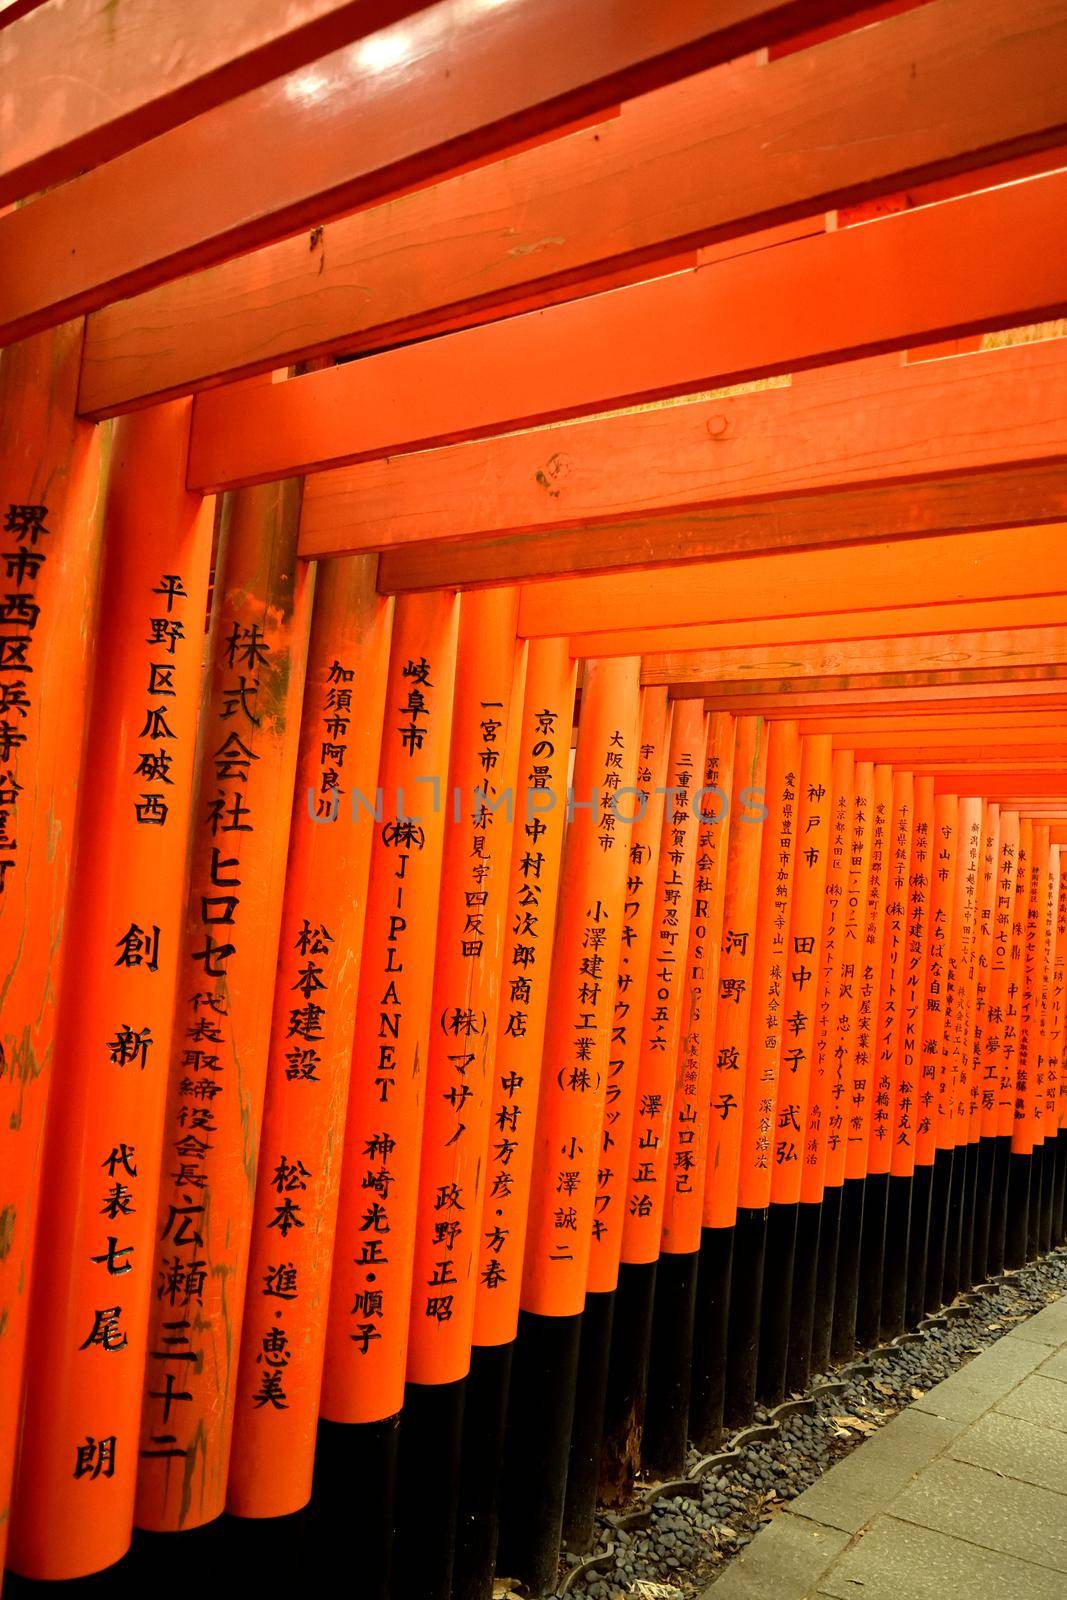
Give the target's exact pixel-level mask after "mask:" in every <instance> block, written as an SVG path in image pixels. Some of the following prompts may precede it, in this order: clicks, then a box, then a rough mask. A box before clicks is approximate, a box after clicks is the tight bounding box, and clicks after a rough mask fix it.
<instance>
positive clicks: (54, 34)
mask: <svg viewBox="0 0 1067 1600" xmlns="http://www.w3.org/2000/svg"><path fill="white" fill-rule="evenodd" d="M422 3H423V0H228V3H227V4H226V5H225V6H224V7H220V6H217V5H212V4H210V3H209V0H127V3H126V4H124V5H123V7H122V12H121V15H116V14H115V13H114V12H113V10H112V8H111V7H110V6H103V5H101V4H100V3H99V0H50V3H48V4H41V3H40V0H38V3H37V4H36V5H32V6H30V5H24V4H16V6H15V7H12V8H11V9H12V11H13V12H14V13H15V15H13V16H8V15H6V14H0V22H2V23H4V24H5V28H4V33H3V36H2V37H0V77H2V78H3V83H4V94H3V98H2V100H0V205H6V204H9V203H10V202H11V201H12V200H21V199H23V198H24V197H25V196H26V195H30V194H33V193H34V191H35V190H37V189H44V188H48V187H49V186H50V185H52V184H56V183H62V182H63V181H64V180H65V179H67V178H71V177H73V176H74V175H75V174H76V173H78V172H81V171H83V170H84V169H85V168H87V167H94V166H96V165H97V164H98V163H99V162H102V161H109V160H110V159H111V158H112V157H113V156H116V155H120V154H121V153H122V152H123V151H124V150H129V149H132V148H133V146H135V145H137V144H140V143H142V142H143V141H144V140H146V139H152V138H154V137H155V136H156V135H157V134H160V133H163V132H164V131H165V130H166V129H167V128H173V127H176V126H177V125H178V124H179V123H181V122H185V121H186V120H187V119H188V118H190V117H195V116H197V115H198V114H199V113H200V112H202V111H207V110H210V109H211V108H212V107H214V106H217V105H220V104H222V103H223V102H224V101H226V100H230V99H232V98H233V97H234V96H235V95H240V94H245V93H246V92H247V91H248V90H250V89H254V88H256V87H257V86H258V85H260V84H262V83H266V82H267V81H268V80H269V79H271V78H275V77H278V76H279V75H280V74H281V73H285V72H289V71H291V70H292V69H293V68H296V67H301V66H304V65H305V64H306V63H307V62H309V61H313V60H314V59H315V57H316V56H320V55H322V54H324V53H325V52H326V51H328V50H335V49H337V48H338V46H340V45H343V44H348V43H350V42H351V41H352V40H354V39H359V38H361V37H364V36H365V35H367V34H369V33H372V32H374V31H375V29H378V28H382V27H385V26H386V25H387V24H389V23H393V22H396V21H397V20H398V18H401V17H406V16H408V15H410V13H412V12H413V11H417V10H418V9H419V6H420V5H421V4H422ZM20 19H21V20H20ZM10 24H14V25H13V26H11V25H10Z"/></svg>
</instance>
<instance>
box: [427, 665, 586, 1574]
mask: <svg viewBox="0 0 1067 1600" xmlns="http://www.w3.org/2000/svg"><path fill="white" fill-rule="evenodd" d="M576 670H577V668H576V663H575V662H574V661H573V660H572V659H571V655H570V647H569V641H568V640H567V639H534V640H532V641H531V642H530V645H529V659H528V663H527V673H526V698H525V703H524V705H523V709H522V732H521V743H520V748H519V759H518V768H517V779H516V798H515V838H514V841H513V845H512V855H511V872H510V878H509V883H508V899H507V918H506V923H505V932H506V938H505V945H504V992H503V1000H502V1004H501V1008H500V1016H499V1019H498V1024H497V1042H496V1071H495V1076H494V1081H493V1102H492V1113H491V1118H490V1135H489V1154H488V1165H487V1171H486V1180H485V1193H484V1199H483V1203H482V1217H481V1233H480V1242H479V1261H478V1282H477V1289H476V1296H475V1304H474V1345H473V1349H472V1351H471V1372H470V1379H469V1384H468V1390H467V1398H466V1406H465V1410H464V1423H463V1425H464V1449H463V1459H462V1461H461V1463H460V1508H459V1534H458V1540H457V1550H456V1575H455V1592H456V1600H484V1596H485V1595H486V1594H487V1593H488V1592H489V1591H490V1590H491V1588H492V1582H493V1574H494V1572H495V1569H496V1547H497V1537H498V1496H499V1485H500V1473H501V1466H502V1461H503V1451H504V1428H505V1421H506V1416H507V1403H508V1390H509V1387H510V1379H511V1361H512V1350H513V1344H514V1339H515V1333H516V1330H517V1327H518V1318H519V1290H520V1287H521V1284H522V1262H523V1255H524V1252H525V1244H526V1223H527V1215H528V1210H529V1198H530V1169H531V1165H532V1162H533V1147H534V1120H535V1118H536V1115H537V1097H538V1089H539V1086H540V1078H541V1053H542V1045H543V1042H544V1035H545V1022H546V1018H547V1014H548V983H549V974H550V969H551V961H552V945H553V933H554V929H555V922H556V904H557V900H558V896H559V882H560V865H561V858H562V852H563V833H564V826H565V822H566V814H567V811H566V804H565V796H566V789H567V769H568V761H569V757H570V748H571V727H572V722H573V716H574V690H575V677H576Z"/></svg>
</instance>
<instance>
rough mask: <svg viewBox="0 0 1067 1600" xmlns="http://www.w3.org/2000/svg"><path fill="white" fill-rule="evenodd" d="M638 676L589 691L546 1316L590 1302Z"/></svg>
mask: <svg viewBox="0 0 1067 1600" xmlns="http://www.w3.org/2000/svg"><path fill="white" fill-rule="evenodd" d="M639 677H640V662H639V660H638V659H637V658H636V657H624V658H623V659H622V660H619V661H597V662H592V663H590V665H589V666H588V667H587V668H586V672H585V679H584V683H583V688H582V707H581V715H580V720H579V724H578V746H577V752H576V756H575V763H574V778H573V790H574V803H573V808H572V809H573V814H572V820H571V821H570V824H569V827H568V832H567V841H566V849H565V852H564V858H563V877H562V881H561V886H560V903H559V915H558V920H557V923H556V937H555V945H554V949H553V956H552V980H551V985H550V988H549V1003H548V1021H547V1024H546V1028H545V1049H544V1058H543V1063H542V1072H541V1092H540V1099H539V1102H538V1112H537V1133H536V1140H535V1145H534V1160H533V1171H532V1175H531V1181H530V1219H529V1224H528V1229H527V1243H526V1259H525V1263H524V1271H523V1284H522V1296H521V1304H522V1308H523V1310H525V1311H532V1312H536V1313H538V1314H539V1315H542V1316H573V1315H575V1314H576V1313H577V1312H579V1311H580V1310H581V1309H582V1306H583V1304H584V1302H585V1292H586V1282H587V1277H588V1269H589V1251H590V1244H591V1239H592V1225H593V1206H594V1200H595V1190H596V1172H597V1163H598V1157H599V1153H600V1151H599V1135H600V1126H601V1119H602V1116H603V1108H604V1101H605V1096H606V1091H607V1075H608V1059H609V1050H610V1042H611V1033H612V1026H613V1008H614V998H615V983H614V976H615V974H616V972H617V971H618V962H619V950H620V943H621V938H622V919H623V905H624V901H625V894H626V876H627V868H628V855H629V851H628V847H627V846H628V837H627V836H628V833H629V828H628V826H627V824H626V823H625V822H624V821H622V820H621V818H622V817H626V816H629V815H630V814H631V813H630V809H629V808H628V807H627V806H626V804H625V802H624V803H623V804H621V805H619V806H618V811H617V812H616V808H615V800H616V797H617V796H618V795H619V794H620V792H629V791H632V789H633V787H634V777H635V775H636V772H637V749H636V746H637V740H638V736H639V734H638V718H639V696H640V689H639V682H638V680H639ZM579 807H581V809H579ZM590 808H591V809H590Z"/></svg>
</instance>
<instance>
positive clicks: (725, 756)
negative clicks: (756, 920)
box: [660, 711, 735, 1255]
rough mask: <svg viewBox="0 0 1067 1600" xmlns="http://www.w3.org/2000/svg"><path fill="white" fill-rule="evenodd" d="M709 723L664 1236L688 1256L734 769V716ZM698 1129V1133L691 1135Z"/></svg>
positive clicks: (696, 1233)
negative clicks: (693, 1136) (692, 1136)
mask: <svg viewBox="0 0 1067 1600" xmlns="http://www.w3.org/2000/svg"><path fill="white" fill-rule="evenodd" d="M707 721H708V732H707V753H706V755H705V760H704V784H703V790H702V791H701V793H700V794H699V796H698V799H697V802H696V803H697V804H698V805H699V807H700V818H699V822H700V826H699V830H698V833H697V857H696V879H695V882H694V885H693V914H692V920H691V922H690V927H689V949H688V955H687V959H686V978H685V985H684V991H683V994H684V998H683V1000H682V1005H683V1008H684V1009H683V1015H682V1036H681V1041H680V1045H679V1051H678V1072H677V1077H676V1080H675V1085H674V1113H673V1117H672V1126H671V1148H670V1156H669V1162H668V1180H667V1194H666V1199H665V1201H664V1207H663V1234H662V1239H661V1241H660V1244H661V1249H663V1250H664V1251H666V1252H667V1253H668V1254H682V1255H684V1254H689V1253H691V1252H693V1251H695V1250H697V1249H699V1247H700V1232H701V1217H702V1212H703V1204H704V1186H705V1178H706V1174H707V1160H708V1143H709V1136H710V1121H711V1107H710V1099H711V1082H712V1069H713V1065H714V1048H715V1013H716V997H717V995H718V989H719V965H720V961H721V953H722V919H723V909H724V905H725V900H726V854H727V845H728V841H729V837H730V816H729V806H730V793H731V789H732V785H733V771H734V734H735V725H734V719H733V717H732V716H731V715H730V713H729V712H728V711H714V712H712V713H711V714H710V715H709V717H708V719H707ZM694 1131H695V1134H696V1137H695V1139H694V1138H691V1137H690V1135H691V1133H693V1132H694Z"/></svg>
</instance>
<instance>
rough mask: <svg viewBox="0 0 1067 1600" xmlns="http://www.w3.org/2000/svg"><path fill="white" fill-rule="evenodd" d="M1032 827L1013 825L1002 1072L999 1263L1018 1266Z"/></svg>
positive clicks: (1024, 1201) (1024, 1204) (1023, 1200)
mask: <svg viewBox="0 0 1067 1600" xmlns="http://www.w3.org/2000/svg"><path fill="white" fill-rule="evenodd" d="M1036 832H1037V829H1036V827H1035V824H1034V823H1033V822H1031V821H1030V819H1029V818H1028V817H1023V818H1021V819H1020V822H1019V856H1018V871H1017V873H1016V878H1015V901H1014V906H1013V910H1012V957H1013V972H1012V977H1011V982H1010V984H1009V987H1008V1006H1007V1008H1006V1013H1005V1014H1006V1018H1007V1019H1008V1025H1009V1026H1010V1028H1011V1036H1012V1037H1011V1043H1012V1045H1013V1048H1012V1049H1011V1050H1010V1051H1009V1050H1008V1049H1007V1043H1008V1040H1007V1039H1006V1040H1005V1052H1004V1053H1005V1060H1006V1064H1007V1068H1008V1100H1009V1106H1010V1110H1009V1111H1008V1114H1007V1131H1008V1132H1009V1133H1010V1135H1011V1161H1010V1164H1009V1168H1008V1194H1007V1222H1006V1232H1005V1237H1004V1265H1005V1266H1006V1267H1021V1266H1022V1264H1023V1262H1024V1261H1025V1260H1026V1256H1027V1237H1028V1232H1029V1217H1030V1177H1031V1173H1030V1168H1031V1165H1032V1163H1031V1159H1030V1149H1029V1147H1028V1143H1027V1131H1028V1130H1027V1117H1026V1109H1027V1108H1026V1086H1027V1074H1028V1070H1029V1065H1030V998H1029V994H1028V990H1029V987H1030V984H1031V982H1032V962H1033V956H1034V949H1035V931H1036V930H1035V928H1034V926H1033V925H1032V923H1031V915H1030V913H1031V907H1032V906H1033V905H1034V903H1035V895H1036V890H1037V883H1038V878H1039V874H1040V867H1039V864H1038V857H1037V848H1036V840H1035V834H1036Z"/></svg>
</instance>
